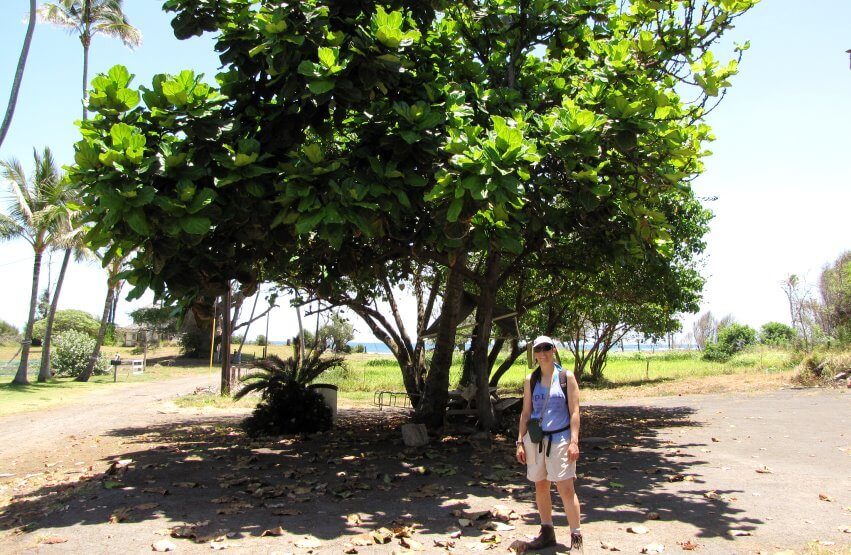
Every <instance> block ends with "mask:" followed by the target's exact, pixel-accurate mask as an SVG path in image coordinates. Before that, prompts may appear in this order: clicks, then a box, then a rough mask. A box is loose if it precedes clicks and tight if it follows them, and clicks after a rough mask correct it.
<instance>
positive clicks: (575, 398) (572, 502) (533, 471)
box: [516, 335, 582, 551]
mask: <svg viewBox="0 0 851 555" xmlns="http://www.w3.org/2000/svg"><path fill="white" fill-rule="evenodd" d="M532 350H533V352H534V355H535V360H536V361H537V363H538V368H537V369H536V370H535V371H534V372H532V373H531V374H529V375H528V376H526V381H525V384H524V386H523V410H522V412H521V413H520V427H519V432H518V436H519V437H518V439H517V442H516V444H517V453H516V456H517V461H518V462H520V463H522V464H525V465H526V476H527V477H528V478H529V480H531V481H532V482H534V483H535V501H536V503H537V505H538V514H539V515H540V518H541V532H540V533H539V534H538V537H537V538H535V539H534V540H532V541H531V542H526V543H525V548H526V549H542V548H545V547H549V546H552V545H555V544H556V535H555V529H554V528H553V502H552V497H551V495H550V484H551V483H553V482H555V485H556V489H557V490H558V493H559V495H560V496H561V499H562V502H563V504H564V511H565V513H566V514H567V522H568V524H570V544H571V545H570V548H571V551H573V550H580V549H582V532H581V531H580V529H579V498H578V497H577V496H576V490H575V488H574V480H575V479H576V461H577V459H579V385H578V384H577V383H576V378H575V377H574V376H573V372H569V371H564V370H562V368H561V366H559V365H558V364H556V362H555V357H556V348H555V343H554V342H553V340H552V339H550V338H549V337H547V336H544V335H542V336H539V337H537V338H535V341H534V342H533V344H532ZM534 440H537V441H534Z"/></svg>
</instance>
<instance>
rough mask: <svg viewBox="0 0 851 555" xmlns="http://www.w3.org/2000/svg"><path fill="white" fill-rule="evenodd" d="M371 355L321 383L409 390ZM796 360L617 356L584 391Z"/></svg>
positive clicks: (569, 363)
mask: <svg viewBox="0 0 851 555" xmlns="http://www.w3.org/2000/svg"><path fill="white" fill-rule="evenodd" d="M368 357H369V358H354V357H349V358H348V359H347V361H346V368H345V369H340V370H334V371H332V372H328V373H326V374H324V375H323V376H321V377H320V378H319V380H318V381H321V382H323V383H332V384H334V385H336V386H337V387H339V388H340V393H341V395H343V396H346V397H349V396H351V395H356V397H357V398H358V399H366V398H370V399H371V397H372V394H373V392H375V391H404V385H403V383H402V375H401V372H400V371H399V367H398V365H397V364H396V361H395V359H393V358H392V357H391V356H389V355H385V356H381V355H368ZM377 357H380V358H377ZM501 362H502V360H501V359H498V361H497V365H499V364H500V363H501ZM796 362H797V359H795V357H794V355H793V354H792V353H790V352H788V351H783V350H779V349H769V348H764V347H756V348H754V349H753V350H751V351H748V352H746V353H740V354H738V355H736V356H735V357H733V358H732V359H731V360H730V361H729V362H727V363H717V362H708V361H704V360H702V359H701V358H700V353H699V352H694V351H675V352H666V351H659V352H657V353H649V352H642V353H635V352H632V353H620V352H615V353H612V354H611V355H610V356H609V359H608V363H607V365H606V368H605V369H604V371H603V375H604V376H605V378H606V383H605V384H601V385H596V384H584V385H583V387H591V388H601V387H605V388H610V387H618V386H627V385H636V384H641V383H647V382H651V383H652V382H660V381H672V380H678V379H683V378H699V377H703V376H713V375H729V374H740V373H750V372H773V371H783V370H789V369H790V368H792V367H793V366H794V364H795V363H796ZM562 363H563V365H564V366H565V368H572V367H573V358H572V357H570V356H563V357H562ZM529 372H530V370H529V368H527V366H526V359H525V357H520V359H518V360H517V361H516V362H515V363H514V365H512V367H511V368H510V369H509V370H508V372H506V373H505V374H504V375H503V376H502V379H500V382H499V388H500V391H501V392H502V391H504V392H507V393H510V392H516V393H519V392H520V391H521V390H522V387H523V380H524V379H525V377H526V375H527V374H528V373H529ZM460 377H461V360H460V357H455V360H454V363H453V366H452V370H451V373H450V383H451V384H452V385H453V386H454V385H456V384H457V383H458V381H459V379H460Z"/></svg>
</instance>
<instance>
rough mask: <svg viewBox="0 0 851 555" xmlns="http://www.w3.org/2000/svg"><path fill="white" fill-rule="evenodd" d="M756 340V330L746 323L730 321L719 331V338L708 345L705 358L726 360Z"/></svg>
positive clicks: (716, 360)
mask: <svg viewBox="0 0 851 555" xmlns="http://www.w3.org/2000/svg"><path fill="white" fill-rule="evenodd" d="M755 342H756V330H754V329H753V328H752V327H750V326H746V325H744V324H737V323H735V322H733V323H730V324H728V325H726V326H724V327H723V328H721V329H720V330H719V331H718V340H717V341H715V342H714V343H709V344H707V345H706V350H704V352H703V358H704V360H711V361H715V362H724V361H726V360H728V359H729V358H730V357H731V356H733V355H734V354H736V353H738V352H739V351H741V350H742V349H744V348H745V347H747V346H748V345H753V344H754V343H755Z"/></svg>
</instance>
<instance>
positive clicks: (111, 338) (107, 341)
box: [103, 324, 118, 346]
mask: <svg viewBox="0 0 851 555" xmlns="http://www.w3.org/2000/svg"><path fill="white" fill-rule="evenodd" d="M103 344H104V345H110V346H114V345H117V344H118V338H117V337H116V335H115V324H107V325H106V332H105V333H104V334H103Z"/></svg>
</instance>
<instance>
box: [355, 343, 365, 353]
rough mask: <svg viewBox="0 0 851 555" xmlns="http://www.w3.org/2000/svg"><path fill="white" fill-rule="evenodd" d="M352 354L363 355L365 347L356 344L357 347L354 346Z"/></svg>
mask: <svg viewBox="0 0 851 555" xmlns="http://www.w3.org/2000/svg"><path fill="white" fill-rule="evenodd" d="M352 352H354V353H365V352H366V346H365V345H361V344H360V343H358V344H357V345H355V347H354V350H353V351H352Z"/></svg>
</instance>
